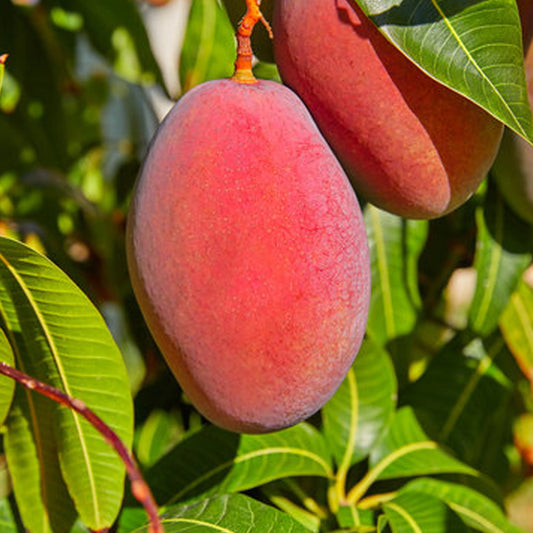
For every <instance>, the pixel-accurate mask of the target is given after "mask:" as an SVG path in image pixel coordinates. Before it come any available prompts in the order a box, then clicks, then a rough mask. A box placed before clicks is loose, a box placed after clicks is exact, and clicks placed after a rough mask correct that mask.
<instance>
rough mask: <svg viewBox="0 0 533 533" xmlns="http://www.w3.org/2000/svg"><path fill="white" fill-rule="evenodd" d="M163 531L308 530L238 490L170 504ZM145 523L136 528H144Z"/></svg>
mask: <svg viewBox="0 0 533 533" xmlns="http://www.w3.org/2000/svg"><path fill="white" fill-rule="evenodd" d="M162 524H163V527H164V528H165V531H166V533H179V532H181V531H183V532H185V531H186V532H187V533H209V532H213V533H249V532H250V531H253V532H254V533H272V532H273V531H279V532H281V531H283V533H309V530H308V529H306V528H305V527H304V526H302V525H301V524H299V523H298V522H297V521H296V520H294V518H291V517H290V516H289V515H287V514H285V513H282V512H281V511H278V510H277V509H274V508H273V507H270V506H268V505H265V504H263V503H259V502H258V501H256V500H254V499H252V498H249V497H247V496H244V495H242V494H229V495H224V496H219V497H216V498H212V499H209V500H203V501H200V502H198V503H196V504H194V505H188V506H182V507H172V508H170V509H169V510H168V511H167V512H166V513H165V514H164V515H163V517H162ZM147 531H148V529H147V527H144V528H142V529H140V530H136V532H137V533H145V532H147Z"/></svg>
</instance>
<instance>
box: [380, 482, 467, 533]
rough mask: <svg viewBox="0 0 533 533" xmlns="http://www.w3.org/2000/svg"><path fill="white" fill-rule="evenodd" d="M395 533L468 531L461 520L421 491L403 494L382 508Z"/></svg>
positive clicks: (439, 502) (455, 532) (457, 532)
mask: <svg viewBox="0 0 533 533" xmlns="http://www.w3.org/2000/svg"><path fill="white" fill-rule="evenodd" d="M383 510H384V511H385V515H386V516H387V518H388V519H389V523H390V527H391V529H392V531H393V533H449V532H450V531H453V532H454V533H461V532H465V533H466V532H467V531H468V529H467V528H466V526H465V525H464V523H463V522H462V521H461V519H460V518H459V517H458V516H457V515H456V514H455V513H454V512H453V511H452V510H451V509H450V508H449V507H448V506H447V505H446V504H444V503H443V502H441V501H440V500H439V499H438V498H436V497H434V496H431V495H428V494H424V493H422V492H415V491H409V492H403V491H402V492H400V493H399V495H398V496H397V497H396V498H394V499H393V500H391V501H389V502H387V503H385V504H384V505H383Z"/></svg>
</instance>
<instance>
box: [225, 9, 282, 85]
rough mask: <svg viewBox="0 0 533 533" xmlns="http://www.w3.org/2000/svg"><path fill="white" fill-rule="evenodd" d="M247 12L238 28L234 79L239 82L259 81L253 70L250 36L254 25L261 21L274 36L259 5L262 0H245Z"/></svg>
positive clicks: (250, 82)
mask: <svg viewBox="0 0 533 533" xmlns="http://www.w3.org/2000/svg"><path fill="white" fill-rule="evenodd" d="M245 1H246V13H245V14H244V17H243V18H242V20H241V22H240V23H239V26H238V28H237V33H236V37H237V59H236V60H235V71H234V73H233V76H232V78H231V79H232V80H234V81H237V82H239V83H249V84H252V83H257V79H256V78H255V76H254V75H253V72H252V59H253V55H254V54H253V51H252V43H251V40H250V37H251V35H252V32H253V29H254V26H255V25H256V24H257V23H258V22H259V21H261V23H262V24H263V25H264V26H265V28H266V29H267V31H268V34H269V35H270V38H272V30H271V28H270V24H269V23H268V22H267V20H266V19H265V17H264V16H263V14H262V13H261V10H260V9H259V6H260V4H261V0H245Z"/></svg>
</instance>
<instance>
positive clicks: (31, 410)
mask: <svg viewBox="0 0 533 533" xmlns="http://www.w3.org/2000/svg"><path fill="white" fill-rule="evenodd" d="M17 363H18V364H19V367H22V368H24V363H23V362H22V361H20V360H19V361H17ZM21 363H22V364H21ZM4 448H5V453H6V459H7V464H8V466H9V472H10V475H11V480H12V483H13V491H14V495H15V500H16V502H17V508H18V511H19V513H20V516H21V519H22V522H23V523H24V526H25V527H26V529H28V531H31V532H32V533H50V532H53V533H67V532H68V531H70V527H71V526H72V523H73V522H74V519H75V517H76V512H75V510H74V504H73V503H72V500H71V499H70V497H69V495H68V491H67V488H66V486H65V483H64V481H63V477H62V475H61V470H60V466H59V459H58V456H57V440H56V436H55V431H54V420H53V404H52V402H50V401H49V400H46V399H45V398H42V397H38V396H37V395H36V394H33V393H31V392H29V391H27V390H25V389H22V388H21V387H18V388H17V391H16V394H15V398H14V401H13V405H12V407H11V410H10V412H9V416H8V418H7V421H6V433H5V436H4Z"/></svg>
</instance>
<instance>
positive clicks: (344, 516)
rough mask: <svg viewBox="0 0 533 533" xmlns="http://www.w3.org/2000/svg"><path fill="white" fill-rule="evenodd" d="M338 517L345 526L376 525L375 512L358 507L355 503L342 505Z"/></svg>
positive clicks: (340, 524) (341, 524)
mask: <svg viewBox="0 0 533 533" xmlns="http://www.w3.org/2000/svg"><path fill="white" fill-rule="evenodd" d="M336 517H337V521H338V522H339V526H341V527H343V528H357V527H361V528H362V527H365V526H366V527H372V528H374V527H375V520H374V513H373V512H372V511H371V510H369V509H358V508H357V507H356V506H355V505H341V506H340V507H339V510H338V511H337V514H336Z"/></svg>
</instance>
